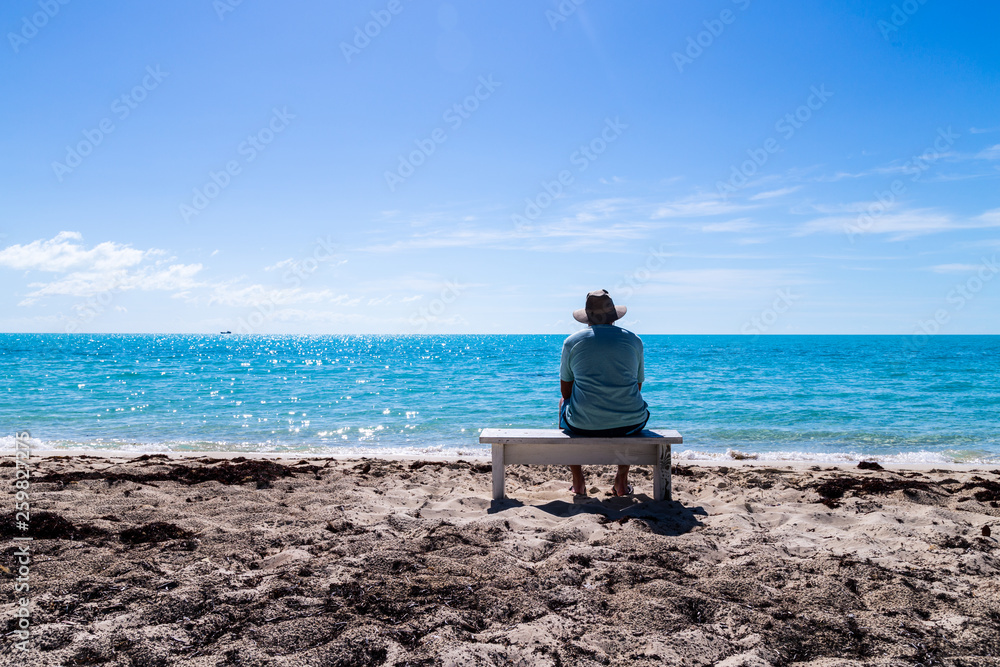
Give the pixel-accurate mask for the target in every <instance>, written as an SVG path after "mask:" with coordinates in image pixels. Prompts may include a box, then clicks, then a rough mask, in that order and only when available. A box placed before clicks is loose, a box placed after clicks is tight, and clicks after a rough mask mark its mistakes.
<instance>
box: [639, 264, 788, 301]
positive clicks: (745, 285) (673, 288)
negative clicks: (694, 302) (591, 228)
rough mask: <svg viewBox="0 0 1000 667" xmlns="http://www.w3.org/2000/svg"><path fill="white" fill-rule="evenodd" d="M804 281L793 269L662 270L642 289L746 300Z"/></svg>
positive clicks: (667, 293) (668, 293) (681, 294)
mask: <svg viewBox="0 0 1000 667" xmlns="http://www.w3.org/2000/svg"><path fill="white" fill-rule="evenodd" d="M805 282H806V281H805V280H804V279H803V278H802V276H801V275H799V273H798V272H797V271H795V270H791V269H700V270H689V271H659V272H655V273H654V274H653V275H652V277H651V279H650V281H649V283H648V285H647V286H645V287H644V288H643V291H644V292H648V293H650V294H661V295H668V296H673V297H685V298H708V299H743V298H747V297H757V296H760V295H762V294H763V295H766V294H769V293H770V292H772V291H773V290H775V289H778V288H781V287H788V286H791V285H801V284H804V283H805Z"/></svg>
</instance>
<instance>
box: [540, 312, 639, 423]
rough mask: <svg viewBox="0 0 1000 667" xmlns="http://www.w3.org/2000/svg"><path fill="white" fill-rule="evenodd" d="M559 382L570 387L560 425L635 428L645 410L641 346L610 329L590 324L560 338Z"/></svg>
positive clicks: (630, 335)
mask: <svg viewBox="0 0 1000 667" xmlns="http://www.w3.org/2000/svg"><path fill="white" fill-rule="evenodd" d="M559 379H560V380H563V381H564V382H572V383H573V393H572V395H571V396H570V399H569V406H568V407H567V408H566V420H567V421H568V422H569V423H570V424H571V425H572V426H574V427H576V428H580V429H584V430H587V431H601V430H604V429H610V428H618V427H620V426H633V425H635V424H641V423H642V422H643V421H645V419H646V414H647V413H646V410H647V407H648V406H647V405H646V401H644V400H642V395H641V394H640V393H639V383H640V382H642V381H643V379H644V378H643V365H642V341H641V340H640V339H639V337H638V336H636V335H635V334H634V333H632V332H631V331H628V330H626V329H622V328H621V327H617V326H615V325H613V324H594V325H591V326H589V327H587V328H586V329H583V330H581V331H577V332H576V333H575V334H573V335H572V336H570V337H569V338H567V339H566V341H565V342H564V343H563V348H562V359H561V361H560V363H559Z"/></svg>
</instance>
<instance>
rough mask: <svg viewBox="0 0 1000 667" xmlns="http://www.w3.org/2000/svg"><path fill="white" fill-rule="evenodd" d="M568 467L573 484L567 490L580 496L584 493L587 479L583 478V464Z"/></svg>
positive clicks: (585, 492)
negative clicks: (571, 474)
mask: <svg viewBox="0 0 1000 667" xmlns="http://www.w3.org/2000/svg"><path fill="white" fill-rule="evenodd" d="M569 469H570V472H572V473H573V486H571V487H570V489H569V490H570V491H572V492H573V493H575V494H577V495H580V496H583V495H586V494H587V481H586V480H585V479H584V478H583V466H570V467H569Z"/></svg>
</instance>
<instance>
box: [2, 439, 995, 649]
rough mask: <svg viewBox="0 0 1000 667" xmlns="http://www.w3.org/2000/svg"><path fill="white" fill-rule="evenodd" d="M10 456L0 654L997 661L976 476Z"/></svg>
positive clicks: (986, 475) (989, 539)
mask: <svg viewBox="0 0 1000 667" xmlns="http://www.w3.org/2000/svg"><path fill="white" fill-rule="evenodd" d="M32 463H33V465H34V466H35V468H34V470H33V481H32V484H31V487H30V495H31V502H32V508H33V510H32V515H31V530H32V532H33V533H34V535H35V538H36V539H35V540H34V541H33V542H31V543H30V549H31V552H32V562H31V564H30V582H31V590H30V601H31V610H32V615H31V639H30V641H29V644H28V648H29V650H28V651H27V652H20V651H17V650H15V647H14V643H15V642H16V641H18V639H17V638H16V637H15V636H13V635H11V634H10V631H11V630H14V629H15V628H16V619H14V618H13V615H14V612H15V611H16V609H17V607H16V603H14V602H13V600H14V594H13V592H12V590H13V583H14V581H13V580H14V577H15V576H16V573H17V568H18V567H19V565H18V564H17V562H16V561H17V558H16V556H15V551H16V549H17V547H16V546H13V545H16V544H18V543H15V542H13V541H12V540H11V536H12V535H15V534H20V533H19V532H18V531H16V529H14V528H13V526H12V520H13V505H14V498H13V490H12V489H11V491H10V492H8V496H7V505H6V507H7V508H9V510H10V511H5V512H0V514H3V523H2V527H0V532H2V533H3V534H2V539H3V545H4V547H3V549H4V551H3V554H2V557H0V564H2V565H3V566H4V568H5V569H6V570H9V572H5V571H4V570H0V582H2V584H3V586H2V588H3V590H4V591H5V594H4V597H3V599H2V602H3V603H4V604H3V614H4V616H3V618H4V620H5V622H6V630H7V634H5V635H4V637H3V648H2V651H0V664H4V665H32V666H43V665H95V664H105V665H138V666H141V667H156V666H159V665H164V666H165V665H317V666H322V665H331V666H332V665H382V664H385V665H456V666H458V665H553V666H556V665H567V666H568V665H722V666H725V667H741V666H743V667H765V666H769V665H811V666H814V667H819V666H824V667H846V666H848V665H918V664H919V665H925V666H929V665H948V666H957V665H969V666H972V665H976V666H979V665H1000V657H998V656H1000V576H998V575H1000V549H998V542H997V537H996V536H997V535H998V534H1000V518H998V517H1000V509H998V501H1000V471H998V470H992V471H991V470H990V469H988V468H980V469H976V470H970V469H949V470H942V469H925V470H920V471H916V470H898V469H895V470H859V469H857V466H855V465H851V466H845V467H841V468H837V467H831V466H825V465H824V466H808V465H804V466H803V465H800V466H795V467H792V466H783V465H777V464H753V465H740V466H725V465H719V464H705V465H687V464H686V463H684V464H682V465H679V466H677V467H676V468H675V473H674V499H675V502H672V503H654V502H651V501H649V496H650V494H651V493H652V481H651V477H650V470H649V469H648V468H646V469H641V468H640V469H637V470H636V471H635V474H634V482H635V486H636V495H635V496H633V497H628V498H610V497H609V496H608V495H607V494H606V492H607V490H608V489H610V486H611V479H612V475H613V471H612V469H611V468H591V469H589V470H588V473H589V475H588V480H589V482H590V484H591V485H592V486H591V488H592V491H591V494H590V497H589V498H574V497H573V496H572V495H571V494H570V493H569V492H568V491H567V487H568V481H567V480H568V472H567V471H566V470H565V469H560V468H555V467H530V468H528V467H519V466H512V467H509V468H508V470H507V493H508V496H509V497H510V498H511V499H510V500H505V501H503V502H502V503H497V504H494V503H492V502H491V501H490V499H489V498H490V474H489V469H490V468H489V464H488V463H486V462H481V461H463V462H444V461H431V462H423V461H406V460H373V459H363V460H334V459H308V460H302V461H299V460H297V459H291V460H289V459H284V460H282V461H280V462H274V461H261V460H257V459H252V460H248V459H242V458H236V459H231V460H228V461H222V460H220V459H218V458H212V457H201V458H197V459H194V458H187V459H183V460H178V459H167V458H165V457H157V456H142V457H138V458H108V457H105V456H100V457H94V456H86V457H84V456H63V457H58V456H44V457H38V456H36V457H35V458H34V459H33V461H32ZM4 466H5V467H0V476H6V477H7V478H9V479H10V480H13V479H14V468H13V467H12V466H13V462H12V459H8V460H6V461H4ZM8 488H11V487H9V486H8ZM987 533H989V534H990V535H989V536H986V534H987Z"/></svg>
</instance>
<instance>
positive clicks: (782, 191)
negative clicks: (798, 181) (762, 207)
mask: <svg viewBox="0 0 1000 667" xmlns="http://www.w3.org/2000/svg"><path fill="white" fill-rule="evenodd" d="M801 188H802V186H801V185H793V186H789V187H787V188H778V189H777V190H767V191H766V192H758V193H757V194H755V195H753V196H752V197H750V201H761V200H764V199H775V198H777V197H784V196H785V195H790V194H792V193H793V192H795V191H797V190H800V189H801Z"/></svg>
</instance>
